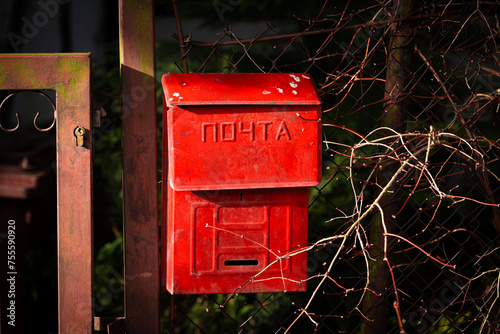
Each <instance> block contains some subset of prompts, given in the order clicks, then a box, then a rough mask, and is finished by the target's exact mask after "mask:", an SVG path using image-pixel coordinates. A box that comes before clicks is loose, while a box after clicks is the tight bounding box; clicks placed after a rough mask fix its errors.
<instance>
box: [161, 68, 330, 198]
mask: <svg viewBox="0 0 500 334" xmlns="http://www.w3.org/2000/svg"><path fill="white" fill-rule="evenodd" d="M162 81H163V87H164V91H165V100H166V103H167V107H168V111H167V112H166V113H165V115H166V116H167V117H166V119H165V120H166V122H165V123H164V124H167V126H168V133H169V137H168V142H169V145H168V149H169V151H168V154H169V157H168V158H169V159H168V161H169V182H170V185H171V186H172V188H173V189H175V190H213V189H241V188H244V189H247V188H275V187H305V186H314V185H317V184H318V183H319V182H320V180H321V133H320V129H321V127H320V122H319V120H320V116H321V109H320V106H319V104H320V101H319V99H318V97H317V95H316V90H315V87H314V84H313V83H312V81H311V79H310V78H309V77H308V76H307V75H304V74H167V75H165V76H164V77H163V80H162ZM195 161H196V162H195Z"/></svg>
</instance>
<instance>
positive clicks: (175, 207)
mask: <svg viewBox="0 0 500 334" xmlns="http://www.w3.org/2000/svg"><path fill="white" fill-rule="evenodd" d="M169 188H170V187H169ZM169 197H170V199H169V207H168V214H169V216H168V223H167V228H166V230H165V229H164V230H163V231H164V235H163V236H164V237H166V240H167V249H166V254H165V253H164V254H163V255H164V256H163V259H164V261H166V264H164V267H163V268H164V269H163V270H166V273H164V277H166V282H164V287H166V289H167V290H168V291H169V292H170V293H172V294H204V293H233V292H237V293H256V292H273V291H305V289H306V282H305V281H306V279H307V254H306V253H305V252H304V253H301V254H298V255H294V256H291V257H289V256H287V254H289V252H290V251H292V250H297V249H299V248H300V247H305V246H306V245H307V204H308V189H307V188H290V189H266V190H261V189H259V190H241V191H240V190H226V191H197V192H190V191H175V190H172V189H171V188H170V189H169ZM163 228H165V227H163ZM165 255H166V256H165ZM278 257H284V258H283V259H282V260H281V261H276V263H274V264H272V262H273V261H275V260H276V259H277V258H278Z"/></svg>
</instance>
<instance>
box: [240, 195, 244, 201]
mask: <svg viewBox="0 0 500 334" xmlns="http://www.w3.org/2000/svg"><path fill="white" fill-rule="evenodd" d="M240 201H241V202H243V193H240Z"/></svg>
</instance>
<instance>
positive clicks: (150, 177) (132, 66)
mask: <svg viewBox="0 0 500 334" xmlns="http://www.w3.org/2000/svg"><path fill="white" fill-rule="evenodd" d="M119 14H120V61H121V79H122V120H123V129H122V147H123V240H124V245H123V247H124V263H125V269H124V270H125V273H124V274H125V318H126V332H127V333H128V334H136V333H137V334H139V333H140V334H153V333H155V334H156V333H159V331H160V321H159V314H160V310H159V293H160V292H159V291H160V283H159V220H158V182H157V179H158V176H157V156H156V155H157V152H156V149H157V143H156V92H155V86H156V81H155V78H154V73H155V72H154V71H155V49H154V47H155V43H154V40H155V39H154V6H153V1H152V0H120V1H119Z"/></svg>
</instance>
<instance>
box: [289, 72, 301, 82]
mask: <svg viewBox="0 0 500 334" xmlns="http://www.w3.org/2000/svg"><path fill="white" fill-rule="evenodd" d="M290 76H291V77H292V78H293V79H294V80H295V81H297V82H300V78H299V77H298V76H296V75H293V74H290Z"/></svg>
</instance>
